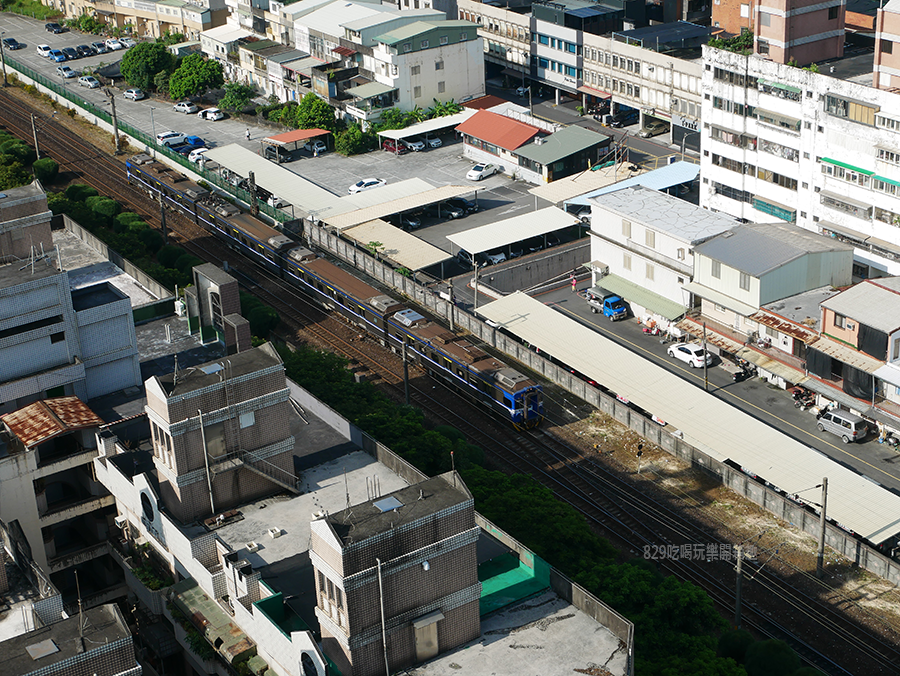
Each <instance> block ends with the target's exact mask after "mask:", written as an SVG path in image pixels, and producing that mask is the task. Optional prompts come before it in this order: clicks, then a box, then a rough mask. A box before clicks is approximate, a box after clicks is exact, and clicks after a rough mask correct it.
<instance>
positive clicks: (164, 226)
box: [159, 191, 169, 244]
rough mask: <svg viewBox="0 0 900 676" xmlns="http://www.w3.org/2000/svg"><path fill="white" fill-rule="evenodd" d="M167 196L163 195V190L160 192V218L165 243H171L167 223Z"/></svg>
mask: <svg viewBox="0 0 900 676" xmlns="http://www.w3.org/2000/svg"><path fill="white" fill-rule="evenodd" d="M164 199H165V198H164V197H163V194H162V191H160V193H159V220H160V223H161V225H162V236H163V243H164V244H168V243H169V226H168V225H167V224H166V204H165V202H164V201H163V200H164Z"/></svg>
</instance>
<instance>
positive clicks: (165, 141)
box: [156, 131, 184, 146]
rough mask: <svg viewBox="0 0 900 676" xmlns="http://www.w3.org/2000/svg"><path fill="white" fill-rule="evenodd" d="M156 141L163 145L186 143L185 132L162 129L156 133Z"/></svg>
mask: <svg viewBox="0 0 900 676" xmlns="http://www.w3.org/2000/svg"><path fill="white" fill-rule="evenodd" d="M156 142H157V143H158V144H159V145H161V146H177V145H180V144H182V143H184V134H182V133H180V132H177V131H161V132H159V133H158V134H157V135H156Z"/></svg>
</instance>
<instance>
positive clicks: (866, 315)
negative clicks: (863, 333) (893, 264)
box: [822, 277, 900, 334]
mask: <svg viewBox="0 0 900 676" xmlns="http://www.w3.org/2000/svg"><path fill="white" fill-rule="evenodd" d="M822 307H824V308H828V309H829V310H832V311H834V312H837V313H838V314H840V315H844V316H845V317H850V318H851V319H855V320H856V321H858V322H862V323H863V324H866V325H867V326H871V327H872V328H873V329H878V330H879V331H882V332H884V333H887V334H891V333H893V332H894V331H896V330H897V329H898V328H900V277H883V278H880V279H867V280H865V281H863V282H860V283H859V284H857V285H855V286H851V287H850V288H849V289H845V290H844V291H841V292H840V293H839V294H837V295H835V296H832V297H831V298H829V299H827V300H825V301H822Z"/></svg>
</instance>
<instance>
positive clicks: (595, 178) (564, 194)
mask: <svg viewBox="0 0 900 676" xmlns="http://www.w3.org/2000/svg"><path fill="white" fill-rule="evenodd" d="M491 110H493V108H492V109H491ZM632 166H638V165H632V164H630V163H626V162H621V163H619V165H618V170H617V168H616V166H610V167H604V168H603V169H598V170H597V171H583V172H581V173H580V174H575V175H574V176H566V177H565V178H558V179H556V180H555V181H552V182H550V183H545V184H544V185H539V186H537V187H534V188H531V189H530V190H529V191H528V192H530V193H531V194H532V195H534V196H535V197H540V198H541V199H544V200H547V201H548V202H552V203H553V204H562V203H563V202H565V201H566V200H571V199H572V198H573V197H577V196H578V195H584V194H585V193H588V192H591V191H594V190H598V189H599V188H602V187H604V186H608V185H612V184H614V183H616V181H625V180H627V179H628V178H630V177H632V176H638V175H640V174H642V173H643V172H644V170H643V169H642V168H640V167H638V170H637V171H636V172H634V171H629V167H632Z"/></svg>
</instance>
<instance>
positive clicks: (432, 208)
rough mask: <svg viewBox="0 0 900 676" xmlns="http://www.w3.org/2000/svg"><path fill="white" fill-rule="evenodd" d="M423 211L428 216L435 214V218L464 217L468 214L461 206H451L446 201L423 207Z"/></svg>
mask: <svg viewBox="0 0 900 676" xmlns="http://www.w3.org/2000/svg"><path fill="white" fill-rule="evenodd" d="M423 212H424V213H425V214H427V215H428V216H434V217H435V218H462V217H463V216H465V215H466V212H465V211H464V210H462V209H460V208H459V207H454V206H451V205H449V204H447V203H446V202H437V203H436V204H429V205H428V206H427V207H425V208H424V209H423Z"/></svg>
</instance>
